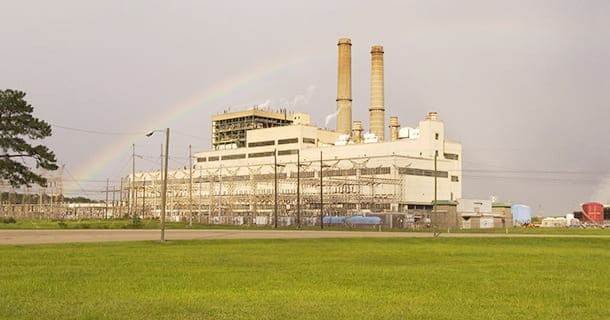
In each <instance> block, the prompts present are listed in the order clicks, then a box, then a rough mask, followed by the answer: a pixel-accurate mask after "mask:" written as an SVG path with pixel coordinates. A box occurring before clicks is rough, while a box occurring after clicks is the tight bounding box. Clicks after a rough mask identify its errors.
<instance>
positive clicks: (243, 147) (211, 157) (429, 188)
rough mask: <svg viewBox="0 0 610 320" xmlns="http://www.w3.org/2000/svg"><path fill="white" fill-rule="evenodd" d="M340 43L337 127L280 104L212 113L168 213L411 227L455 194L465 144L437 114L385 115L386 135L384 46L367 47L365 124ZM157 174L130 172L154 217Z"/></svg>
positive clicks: (347, 49)
mask: <svg viewBox="0 0 610 320" xmlns="http://www.w3.org/2000/svg"><path fill="white" fill-rule="evenodd" d="M337 47H338V68H337V100H336V102H337V108H336V121H337V122H336V128H335V130H328V129H323V128H320V127H317V126H315V125H313V124H312V123H311V121H310V116H309V115H308V114H307V113H302V112H297V111H294V110H286V109H280V110H271V109H268V108H263V107H258V106H255V107H253V108H251V109H248V110H241V111H234V112H228V111H227V112H224V113H221V114H217V115H214V116H212V149H211V150H208V151H202V152H196V153H195V154H194V159H196V162H195V164H194V165H193V166H192V168H184V169H179V170H171V171H170V173H169V178H168V193H167V196H168V200H167V203H168V205H167V212H168V215H169V216H170V217H173V219H178V220H179V219H182V218H184V217H185V216H187V215H190V214H193V215H194V216H196V218H195V219H199V220H200V221H204V222H208V223H229V224H246V223H247V224H271V223H277V224H280V225H294V224H299V225H316V224H320V223H321V222H323V221H322V217H327V216H328V217H330V216H352V215H355V214H363V213H366V214H369V215H375V214H390V215H391V216H392V215H397V216H400V217H401V218H400V223H407V222H408V221H411V222H414V221H415V220H418V219H423V218H424V217H427V216H428V215H429V213H430V212H431V211H432V210H433V203H434V200H437V201H441V200H444V201H451V200H453V199H458V198H461V194H462V170H461V168H462V162H461V160H462V157H461V151H462V146H461V144H460V143H459V142H455V141H451V140H449V139H446V138H445V130H444V123H443V122H442V121H441V120H439V119H438V115H437V113H436V112H429V113H428V114H427V115H425V117H423V119H422V120H421V121H420V122H419V125H418V126H417V127H400V124H399V121H398V117H396V116H392V117H390V123H389V130H390V136H389V139H387V140H386V138H385V126H386V123H385V120H384V117H385V105H384V63H383V55H384V50H383V47H382V46H378V45H375V46H372V47H371V74H370V108H369V113H370V119H369V130H365V128H364V126H363V122H362V121H360V120H356V121H352V70H351V50H352V42H351V40H350V39H346V38H342V39H339V41H338V43H337ZM352 124H353V126H352ZM160 178H161V173H160V171H156V172H139V173H135V176H132V175H130V176H129V177H128V180H129V181H128V182H127V183H124V184H123V190H124V194H125V198H129V199H131V201H133V202H134V203H136V205H135V207H136V208H143V214H144V215H152V216H157V215H158V214H159V212H160V193H161V179H160ZM405 213H409V214H410V215H411V218H410V220H409V219H405V216H404V214H405ZM352 220H353V221H358V219H355V220H354V219H352ZM390 220H392V218H390ZM407 220H408V221H407ZM396 223H398V220H397V221H396Z"/></svg>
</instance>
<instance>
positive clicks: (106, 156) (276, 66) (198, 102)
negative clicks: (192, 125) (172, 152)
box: [66, 53, 311, 192]
mask: <svg viewBox="0 0 610 320" xmlns="http://www.w3.org/2000/svg"><path fill="white" fill-rule="evenodd" d="M310 58H311V57H309V56H307V55H305V54H303V53H299V54H295V55H292V56H289V57H287V58H285V59H282V60H275V61H274V62H271V63H267V64H261V65H257V66H255V67H253V68H251V69H248V70H245V71H243V72H240V73H238V74H235V75H231V76H229V77H226V78H224V79H222V80H220V81H218V82H216V83H214V84H213V85H212V86H209V87H207V88H204V89H203V90H201V91H198V92H196V93H195V94H193V95H191V96H189V97H188V98H187V99H185V100H183V101H181V102H179V103H177V104H175V105H172V106H170V107H168V108H167V111H166V112H164V113H162V114H161V115H159V116H157V117H155V118H153V119H149V120H148V121H144V122H142V126H141V127H140V128H134V129H136V130H133V131H141V132H142V135H141V136H135V137H134V135H129V136H126V137H124V138H121V139H119V140H115V141H114V142H112V143H111V144H109V145H106V146H105V147H104V148H102V149H101V150H100V151H99V152H97V153H96V154H94V155H92V157H91V159H93V160H91V161H89V162H86V163H84V164H83V165H82V166H81V167H79V168H78V169H77V170H75V174H74V178H75V179H76V180H80V181H88V180H91V179H92V178H94V177H96V176H97V175H99V174H100V172H101V171H103V170H104V169H106V168H107V167H108V166H109V165H110V164H111V163H113V162H115V161H117V160H118V159H119V158H120V157H121V156H123V155H124V154H125V153H126V152H128V150H129V147H130V145H131V144H132V143H135V142H137V141H139V140H142V139H144V138H145V136H144V133H146V132H148V131H150V130H151V128H159V129H162V128H165V127H171V125H172V124H174V123H175V122H176V121H177V120H179V119H181V118H183V117H184V116H186V115H187V114H189V113H190V112H192V111H193V110H195V109H197V108H201V107H203V106H205V105H206V104H209V103H211V102H213V101H214V100H216V99H218V98H221V97H224V96H226V95H228V94H230V93H233V92H236V91H238V90H239V89H240V88H242V87H244V86H246V85H248V84H251V83H253V82H255V81H258V80H260V79H263V78H265V77H267V76H269V75H271V74H274V73H278V72H281V71H282V70H285V69H286V68H288V67H291V66H296V65H299V64H302V63H304V62H305V61H307V60H308V59H310ZM138 129H140V130H138ZM130 131H131V130H130ZM77 190H78V188H77V184H76V183H69V184H67V185H66V191H67V192H71V191H77Z"/></svg>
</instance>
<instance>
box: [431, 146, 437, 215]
mask: <svg viewBox="0 0 610 320" xmlns="http://www.w3.org/2000/svg"><path fill="white" fill-rule="evenodd" d="M437 159H438V150H435V151H434V204H433V205H432V212H433V213H434V217H435V218H436V219H438V216H437V215H436V200H437V198H436V196H437V189H438V187H437V180H438V171H437V166H436V162H437Z"/></svg>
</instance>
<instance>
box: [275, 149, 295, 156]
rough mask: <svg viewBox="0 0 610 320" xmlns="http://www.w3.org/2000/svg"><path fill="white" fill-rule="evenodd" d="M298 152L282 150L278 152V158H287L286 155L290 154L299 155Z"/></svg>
mask: <svg viewBox="0 0 610 320" xmlns="http://www.w3.org/2000/svg"><path fill="white" fill-rule="evenodd" d="M297 152H298V150H297V149H294V150H280V151H278V152H277V155H278V156H285V155H289V154H297Z"/></svg>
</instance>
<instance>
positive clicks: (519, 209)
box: [510, 204, 532, 226]
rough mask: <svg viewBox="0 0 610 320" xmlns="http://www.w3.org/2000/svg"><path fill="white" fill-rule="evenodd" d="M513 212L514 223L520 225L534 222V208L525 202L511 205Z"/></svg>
mask: <svg viewBox="0 0 610 320" xmlns="http://www.w3.org/2000/svg"><path fill="white" fill-rule="evenodd" d="M510 211H511V212H512V214H513V225H514V226H520V225H524V224H530V223H532V209H531V208H530V207H529V206H526V205H524V204H513V205H512V206H511V207H510Z"/></svg>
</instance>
